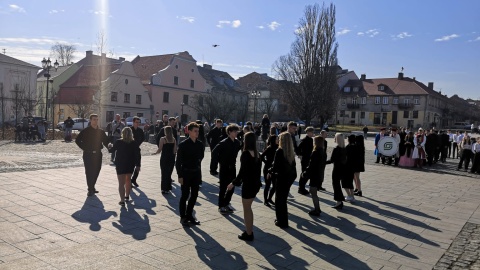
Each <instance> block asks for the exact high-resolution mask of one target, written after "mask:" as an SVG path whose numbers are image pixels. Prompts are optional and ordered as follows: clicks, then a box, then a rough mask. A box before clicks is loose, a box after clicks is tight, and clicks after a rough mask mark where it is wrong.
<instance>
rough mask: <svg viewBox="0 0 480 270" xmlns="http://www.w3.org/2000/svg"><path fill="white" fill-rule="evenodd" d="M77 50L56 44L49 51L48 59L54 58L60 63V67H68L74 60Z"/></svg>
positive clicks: (67, 45)
mask: <svg viewBox="0 0 480 270" xmlns="http://www.w3.org/2000/svg"><path fill="white" fill-rule="evenodd" d="M76 52H77V48H76V47H75V45H72V44H61V43H58V42H57V43H56V44H55V45H53V46H52V48H51V50H50V57H52V58H55V59H57V60H58V62H60V65H61V66H68V65H69V64H71V63H72V60H73V59H75V55H74V54H75V53H76Z"/></svg>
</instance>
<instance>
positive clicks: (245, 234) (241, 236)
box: [238, 231, 253, 241]
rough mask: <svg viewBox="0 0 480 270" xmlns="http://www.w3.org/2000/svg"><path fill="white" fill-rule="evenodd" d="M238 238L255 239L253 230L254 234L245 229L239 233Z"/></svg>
mask: <svg viewBox="0 0 480 270" xmlns="http://www.w3.org/2000/svg"><path fill="white" fill-rule="evenodd" d="M238 239H240V240H244V241H253V232H252V234H247V232H246V231H244V232H243V233H242V234H239V235H238Z"/></svg>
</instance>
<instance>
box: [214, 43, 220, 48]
mask: <svg viewBox="0 0 480 270" xmlns="http://www.w3.org/2000/svg"><path fill="white" fill-rule="evenodd" d="M218 46H220V45H218V44H213V45H212V47H214V48H216V47H218Z"/></svg>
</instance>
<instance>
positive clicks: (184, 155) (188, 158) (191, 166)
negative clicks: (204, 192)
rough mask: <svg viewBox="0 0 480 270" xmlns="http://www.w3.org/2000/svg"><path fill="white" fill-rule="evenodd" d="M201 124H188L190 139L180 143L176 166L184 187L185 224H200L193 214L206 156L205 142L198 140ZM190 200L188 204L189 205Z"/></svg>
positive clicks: (181, 215) (182, 213) (181, 202)
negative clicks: (202, 165) (202, 164)
mask: <svg viewBox="0 0 480 270" xmlns="http://www.w3.org/2000/svg"><path fill="white" fill-rule="evenodd" d="M198 133H199V126H198V124H197V123H194V122H191V123H190V124H188V134H189V137H188V139H186V140H184V141H182V142H181V143H179V144H178V151H177V161H176V163H175V167H176V169H177V174H178V182H179V183H180V185H181V187H182V196H181V197H180V206H179V209H180V223H181V224H182V225H184V226H188V225H190V224H191V225H200V221H198V220H197V219H196V218H195V217H194V216H193V207H194V206H195V203H196V202H197V197H198V189H199V185H200V181H201V180H202V171H201V163H202V159H203V156H204V151H205V149H204V146H203V143H202V142H200V141H198V140H197V138H198ZM187 200H188V206H187Z"/></svg>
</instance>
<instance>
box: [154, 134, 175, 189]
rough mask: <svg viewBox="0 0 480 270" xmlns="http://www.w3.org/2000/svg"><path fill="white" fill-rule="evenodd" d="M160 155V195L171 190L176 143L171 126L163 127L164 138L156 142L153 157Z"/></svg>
mask: <svg viewBox="0 0 480 270" xmlns="http://www.w3.org/2000/svg"><path fill="white" fill-rule="evenodd" d="M159 153H162V156H161V157H160V170H161V173H162V182H161V189H162V194H167V193H169V192H170V190H172V172H173V168H174V167H175V154H176V153H177V142H176V140H175V138H174V137H173V129H172V127H171V126H166V127H165V136H164V137H162V138H160V141H159V142H158V150H157V152H155V153H154V155H156V154H159Z"/></svg>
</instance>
